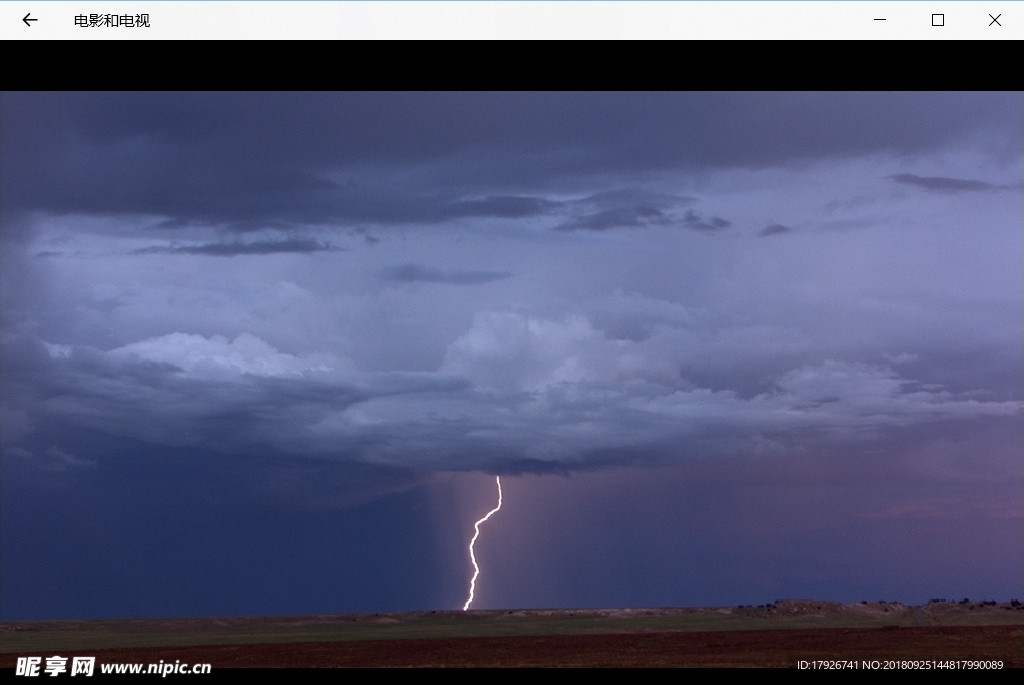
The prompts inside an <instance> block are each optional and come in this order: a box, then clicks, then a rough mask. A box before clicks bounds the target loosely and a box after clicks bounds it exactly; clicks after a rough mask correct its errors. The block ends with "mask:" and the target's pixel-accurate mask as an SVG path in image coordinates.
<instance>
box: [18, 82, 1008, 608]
mask: <svg viewBox="0 0 1024 685" xmlns="http://www.w3.org/2000/svg"><path fill="white" fill-rule="evenodd" d="M1022 114H1024V104H1022V96H1021V95H1020V94H1019V93H1008V94H1007V93H1002V94H985V93H981V94H972V93H958V94H943V93H938V94H928V93H912V94H898V93H897V94H893V93H889V94H869V93H852V94H819V93H798V94H742V93H729V94H685V93H683V94H675V93H672V94H660V93H625V94H614V93H603V94H580V93H576V94H558V93H542V94H528V93H527V94H524V93H508V94H504V93H484V94H458V93H454V94H453V93H442V94H430V93H426V94H412V93H400V94H239V93H230V94H215V93H203V94H171V93H163V94H118V93H113V94H99V93H76V94H36V93H33V94H24V93H4V94H3V95H2V97H0V126H2V131H0V132H2V137H3V145H2V147H0V222H2V224H0V228H2V230H0V258H2V262H0V267H2V271H0V278H2V283H0V286H2V289H0V298H2V299H0V315H2V319H0V326H2V328H0V332H2V360H0V361H2V367H0V371H2V386H0V388H2V406H0V411H2V414H0V428H2V431H0V437H2V443H0V444H2V454H0V457H2V459H0V468H2V475H3V477H2V481H0V486H2V519H0V525H2V535H0V545H2V553H3V559H4V563H3V566H2V567H0V581H2V584H0V611H2V615H3V618H44V617H45V618H50V617H53V618H57V617H90V616H158V615H218V614H220V615H223V614H284V613H312V612H317V613H324V612H336V611H382V610H403V609H425V608H429V609H442V608H445V609H446V608H458V607H460V606H461V604H462V602H463V601H464V598H465V593H466V584H467V582H468V578H469V574H470V566H469V560H468V557H467V554H466V549H465V545H466V542H467V541H468V539H469V537H470V536H471V535H472V532H473V528H472V524H473V521H474V520H475V518H477V517H478V516H480V515H482V514H483V513H484V512H486V511H487V510H488V509H490V508H491V507H492V506H493V504H494V500H495V498H496V491H495V486H494V478H493V477H494V476H495V475H501V476H502V484H503V486H504V488H505V503H506V506H505V508H503V509H502V511H501V512H500V513H499V514H498V515H496V516H495V517H494V518H493V519H492V520H491V521H489V522H488V524H487V526H486V527H485V528H484V534H483V536H482V538H481V541H480V543H479V545H478V557H479V559H480V561H481V564H482V565H483V575H482V576H481V580H480V584H479V593H478V601H477V603H476V604H474V606H475V607H478V608H488V607H538V606H670V605H675V606H678V605H684V606H685V605H706V604H741V603H742V604H750V603H754V604H759V603H763V602H768V601H772V600H774V599H777V598H780V597H814V598H819V599H835V600H842V601H855V600H861V599H871V600H877V599H886V600H892V601H896V600H899V601H907V602H921V601H926V600H927V599H928V598H931V597H954V596H955V597H963V596H970V597H972V598H979V599H980V598H986V599H987V598H996V599H1009V598H1010V597H1019V596H1020V595H1021V594H1024V593H1022V587H1021V583H1022V581H1021V577H1020V569H1021V565H1022V562H1024V550H1022V539H1021V538H1022V536H1021V532H1022V522H1024V502H1022V491H1021V484H1022V477H1024V475H1022V471H1024V468H1022V459H1021V450H1022V445H1021V431H1022V419H1021V409H1022V397H1021V395H1022V368H1021V367H1022V362H1021V354H1022V350H1021V333H1022V301H1021V300H1022V295H1021V286H1022V275H1021V264H1022V260H1021V250H1022V240H1021V232H1022V229H1021V227H1022V158H1021V117H1022Z"/></svg>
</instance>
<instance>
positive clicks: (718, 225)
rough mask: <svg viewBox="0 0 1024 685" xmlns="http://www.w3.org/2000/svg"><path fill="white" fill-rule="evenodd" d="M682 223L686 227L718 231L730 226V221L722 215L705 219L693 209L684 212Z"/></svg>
mask: <svg viewBox="0 0 1024 685" xmlns="http://www.w3.org/2000/svg"><path fill="white" fill-rule="evenodd" d="M683 224H684V225H685V226H687V227H688V228H695V229H697V230H698V231H718V230H720V229H723V228H728V227H729V226H732V222H731V221H726V220H725V219H723V218H722V217H719V216H713V217H711V218H710V219H705V218H704V217H703V216H701V215H700V214H698V213H697V212H694V211H693V210H690V211H689V212H687V213H686V217H684V218H683Z"/></svg>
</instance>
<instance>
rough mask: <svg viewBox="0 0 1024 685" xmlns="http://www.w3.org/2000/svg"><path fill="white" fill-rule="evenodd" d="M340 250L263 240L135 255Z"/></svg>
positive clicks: (323, 245)
mask: <svg viewBox="0 0 1024 685" xmlns="http://www.w3.org/2000/svg"><path fill="white" fill-rule="evenodd" d="M338 249H340V248H337V247H333V246H331V245H329V244H327V243H321V242H317V241H316V240H301V239H298V238H295V239H291V240H261V241H254V242H250V243H240V242H234V243H206V244H203V245H189V246H174V247H144V248H142V249H139V250H135V251H134V252H133V254H184V255H206V256H208V257H236V256H238V255H267V254H280V253H289V252H292V253H299V254H310V253H313V252H329V251H333V250H338Z"/></svg>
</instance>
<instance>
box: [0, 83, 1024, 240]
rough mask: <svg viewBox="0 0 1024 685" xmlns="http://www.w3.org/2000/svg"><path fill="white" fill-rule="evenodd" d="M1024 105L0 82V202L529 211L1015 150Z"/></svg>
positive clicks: (217, 219)
mask: <svg viewBox="0 0 1024 685" xmlns="http://www.w3.org/2000/svg"><path fill="white" fill-rule="evenodd" d="M1020 110H1021V95H1020V94H1019V93H878V94H870V93H867V94H866V93H796V94H791V93H455V94H453V93H364V94H360V93H5V94H4V97H3V98H2V101H0V127H2V130H3V137H4V146H3V150H2V152H0V184H2V188H0V191H2V195H3V197H4V207H3V211H4V212H5V214H17V213H19V212H25V211H41V212H47V213H58V214H59V213H92V214H128V213H131V214H147V215H155V216H165V217H169V218H172V219H179V220H188V221H205V222H212V223H217V224H222V225H229V226H233V227H236V228H239V229H246V228H252V227H258V226H262V225H266V224H267V223H271V224H281V225H290V224H295V223H324V222H360V221H369V222H373V221H378V222H406V223H408V222H414V223H415V222H425V221H426V222H429V221H438V220H442V219H444V218H451V217H471V216H494V217H522V216H529V215H532V214H536V213H540V212H543V211H544V210H545V209H546V205H545V203H544V202H543V201H542V200H538V199H535V198H532V197H527V196H520V194H521V193H522V192H523V190H526V191H527V194H533V193H535V192H537V191H538V190H540V189H544V188H550V187H552V184H557V183H559V182H560V180H564V179H567V178H573V177H578V176H579V175H580V174H585V175H593V174H600V173H604V172H607V171H612V170H614V171H616V172H645V171H658V170H664V169H669V168H691V169H700V168H708V167H736V166H743V167H751V166H754V167H763V166H771V165H778V164H783V163H786V162H788V161H791V160H798V159H820V158H823V157H837V156H850V155H863V154H871V153H877V152H883V151H890V152H898V153H920V152H927V151H931V150H935V149H937V148H938V147H940V146H943V145H946V144H948V143H950V142H955V141H957V140H961V139H963V138H965V137H966V136H969V135H970V134H972V133H976V132H978V131H980V130H984V131H989V132H992V131H995V134H996V136H997V137H999V139H1000V144H1001V146H1002V147H1003V149H1006V150H1008V151H1009V152H1008V154H1014V153H1013V151H1014V150H1019V147H1020V137H1021V134H1020ZM413 169H419V170H424V169H430V173H427V174H418V173H417V172H413V173H409V172H410V170H413ZM427 179H429V180H427ZM456 189H458V190H456ZM495 189H497V191H495ZM511 189H518V190H514V191H511ZM467 191H469V192H473V193H474V194H475V195H476V196H477V197H478V198H479V197H482V198H483V199H467V198H466V196H465V194H464V193H465V192H467ZM510 191H511V192H510ZM602 211H607V210H602ZM615 220H616V217H615V216H611V215H608V216H599V217H595V218H593V219H592V222H593V224H594V226H595V227H599V226H600V225H602V223H603V222H614V221H615Z"/></svg>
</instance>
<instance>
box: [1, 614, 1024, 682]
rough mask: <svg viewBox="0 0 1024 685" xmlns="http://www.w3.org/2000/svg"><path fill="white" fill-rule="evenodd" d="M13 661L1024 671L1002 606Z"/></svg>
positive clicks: (386, 621) (258, 634)
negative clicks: (999, 667)
mask: <svg viewBox="0 0 1024 685" xmlns="http://www.w3.org/2000/svg"><path fill="white" fill-rule="evenodd" d="M0 630H2V633H0V640H2V645H0V652H2V654H0V666H3V667H10V666H12V665H13V664H14V660H15V657H16V656H17V655H18V654H36V655H39V654H43V653H63V652H67V653H71V652H78V653H80V654H81V653H83V650H88V654H89V655H95V656H97V658H98V660H99V661H100V662H116V661H138V662H156V661H159V660H161V659H163V660H174V659H180V660H182V661H191V662H193V663H195V662H204V663H212V664H213V665H214V667H215V668H216V667H238V666H292V667H300V666H325V667H331V666H585V665H590V666H687V665H689V666H712V665H721V666H729V665H733V666H793V665H794V664H795V662H796V660H798V659H805V660H813V659H858V660H861V659H998V660H1002V661H1004V662H1005V663H1006V665H1007V666H1010V665H1016V666H1024V608H1022V607H1021V606H1019V605H1018V606H1011V605H1009V604H995V605H992V604H981V603H969V604H952V603H933V604H928V605H925V606H922V607H910V606H906V605H902V604H885V603H870V604H837V603H832V602H815V601H807V600H787V601H780V602H776V603H774V604H772V605H767V606H762V607H742V608H741V607H731V608H727V607H722V608H696V609H619V610H530V611H471V612H461V611H444V612H408V613H382V614H337V615H324V616H302V617H276V618H206V619H132V620H95V621H8V622H3V623H0Z"/></svg>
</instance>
